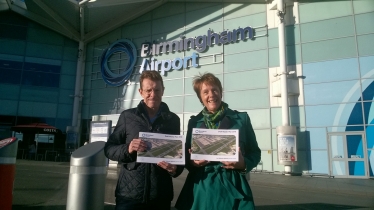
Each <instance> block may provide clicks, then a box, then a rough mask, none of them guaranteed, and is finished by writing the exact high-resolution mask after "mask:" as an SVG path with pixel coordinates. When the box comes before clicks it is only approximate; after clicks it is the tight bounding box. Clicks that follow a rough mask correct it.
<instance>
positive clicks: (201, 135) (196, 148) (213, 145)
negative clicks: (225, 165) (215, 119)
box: [191, 128, 239, 161]
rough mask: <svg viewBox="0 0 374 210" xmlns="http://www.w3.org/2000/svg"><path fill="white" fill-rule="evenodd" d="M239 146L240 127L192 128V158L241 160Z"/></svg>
mask: <svg viewBox="0 0 374 210" xmlns="http://www.w3.org/2000/svg"><path fill="white" fill-rule="evenodd" d="M238 147H239V130H238V129H201V128H193V129H192V144H191V150H192V153H191V159H192V160H209V161H239V153H238V152H239V151H238Z"/></svg>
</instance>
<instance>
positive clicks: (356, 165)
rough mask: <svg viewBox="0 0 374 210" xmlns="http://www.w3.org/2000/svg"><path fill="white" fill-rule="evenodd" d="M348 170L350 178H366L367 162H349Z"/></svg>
mask: <svg viewBox="0 0 374 210" xmlns="http://www.w3.org/2000/svg"><path fill="white" fill-rule="evenodd" d="M348 170H349V175H350V176H365V162H364V161H348Z"/></svg>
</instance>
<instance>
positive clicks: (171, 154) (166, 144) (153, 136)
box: [136, 132, 185, 165]
mask: <svg viewBox="0 0 374 210" xmlns="http://www.w3.org/2000/svg"><path fill="white" fill-rule="evenodd" d="M139 138H140V139H141V140H143V141H145V143H146V144H147V149H146V151H144V152H137V158H136V162H139V163H158V162H161V161H165V162H168V163H171V164H175V165H184V164H185V159H184V157H185V154H184V143H185V139H184V136H183V135H169V134H161V133H145V132H140V133H139Z"/></svg>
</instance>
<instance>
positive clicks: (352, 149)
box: [346, 135, 365, 159]
mask: <svg viewBox="0 0 374 210" xmlns="http://www.w3.org/2000/svg"><path fill="white" fill-rule="evenodd" d="M346 138H347V150H348V151H347V153H348V154H347V156H348V158H350V159H357V158H365V157H364V150H363V145H362V135H347V136H346Z"/></svg>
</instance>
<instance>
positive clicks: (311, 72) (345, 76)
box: [303, 57, 374, 84]
mask: <svg viewBox="0 0 374 210" xmlns="http://www.w3.org/2000/svg"><path fill="white" fill-rule="evenodd" d="M369 66H370V65H369ZM369 66H368V67H369ZM372 67H373V68H374V57H373V66H372ZM361 69H362V66H361ZM303 75H304V76H305V79H304V84H310V83H320V82H332V81H342V80H351V79H358V78H359V71H358V64H357V58H349V59H341V60H333V61H323V62H316V63H307V64H303Z"/></svg>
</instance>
